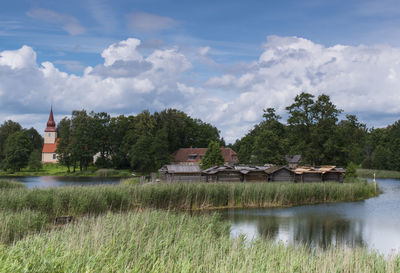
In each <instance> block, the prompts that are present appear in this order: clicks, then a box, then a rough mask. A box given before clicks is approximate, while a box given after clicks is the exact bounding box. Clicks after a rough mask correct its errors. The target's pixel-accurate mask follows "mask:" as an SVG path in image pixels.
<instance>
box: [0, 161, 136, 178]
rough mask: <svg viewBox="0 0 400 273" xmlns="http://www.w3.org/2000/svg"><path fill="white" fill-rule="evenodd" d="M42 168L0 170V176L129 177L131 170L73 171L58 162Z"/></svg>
mask: <svg viewBox="0 0 400 273" xmlns="http://www.w3.org/2000/svg"><path fill="white" fill-rule="evenodd" d="M42 166H43V167H42V169H41V170H38V171H31V170H29V169H28V168H26V169H22V170H21V171H19V172H5V171H0V176H10V177H12V176H46V175H50V176H83V177H90V176H94V177H131V176H132V172H131V171H130V170H115V169H98V168H96V167H94V166H91V167H89V168H88V170H87V171H82V172H81V171H79V168H78V169H77V170H76V171H75V172H72V168H71V172H68V169H67V167H65V166H62V165H59V164H50V163H48V164H43V165H42Z"/></svg>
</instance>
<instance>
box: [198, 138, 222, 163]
mask: <svg viewBox="0 0 400 273" xmlns="http://www.w3.org/2000/svg"><path fill="white" fill-rule="evenodd" d="M224 163H225V160H224V157H223V156H222V153H221V147H220V146H219V143H218V142H216V141H210V143H209V144H208V148H207V151H206V154H205V155H204V157H203V159H202V160H201V163H200V166H201V168H202V169H203V170H204V169H207V168H210V167H212V166H218V165H223V164H224Z"/></svg>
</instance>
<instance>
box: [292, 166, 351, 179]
mask: <svg viewBox="0 0 400 273" xmlns="http://www.w3.org/2000/svg"><path fill="white" fill-rule="evenodd" d="M293 171H294V172H295V174H296V181H297V182H324V181H336V182H343V177H344V174H345V170H344V169H342V168H337V167H336V166H321V167H298V168H296V169H295V170H293Z"/></svg>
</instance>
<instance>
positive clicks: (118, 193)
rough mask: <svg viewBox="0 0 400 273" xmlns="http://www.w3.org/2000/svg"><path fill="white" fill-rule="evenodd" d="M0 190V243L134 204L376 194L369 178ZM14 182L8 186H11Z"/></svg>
mask: <svg viewBox="0 0 400 273" xmlns="http://www.w3.org/2000/svg"><path fill="white" fill-rule="evenodd" d="M1 185H7V186H5V187H4V188H3V189H0V208H1V211H0V212H1V213H0V219H3V218H4V219H8V220H5V221H3V223H0V243H6V244H8V243H10V242H12V241H13V240H15V239H19V238H22V237H23V236H24V235H27V234H30V233H32V232H37V231H39V230H42V229H43V230H46V229H48V228H50V227H51V226H52V223H53V221H54V220H55V219H56V217H58V216H66V215H72V216H74V217H78V218H80V217H82V216H84V215H99V214H103V213H105V212H108V211H111V212H122V211H129V210H137V209H147V208H156V209H166V210H176V211H182V210H202V209H221V208H247V207H254V208H256V207H257V208H263V207H264V208H265V207H278V206H295V205H304V204H315V203H323V202H340V201H357V200H362V199H366V198H369V197H372V196H374V195H375V188H374V187H373V186H372V185H370V184H368V183H350V184H347V183H345V184H339V183H324V184H322V183H312V184H295V183H276V184H275V183H254V184H247V183H246V184H243V183H220V184H205V183H204V184H197V183H192V184H184V183H181V184H153V185H137V184H136V185H129V184H128V185H119V186H92V187H81V186H75V187H61V188H49V189H26V188H24V187H21V186H20V184H18V183H15V182H4V183H1V182H0V186H1ZM10 185H12V187H11V186H10Z"/></svg>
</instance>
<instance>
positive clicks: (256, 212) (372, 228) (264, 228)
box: [222, 179, 400, 254]
mask: <svg viewBox="0 0 400 273" xmlns="http://www.w3.org/2000/svg"><path fill="white" fill-rule="evenodd" d="M378 183H379V187H380V189H381V190H382V191H383V193H382V194H381V195H379V196H378V197H375V198H371V199H368V200H365V201H360V202H352V203H331V204H320V205H307V206H298V207H291V208H270V209H235V210H226V211H224V212H222V215H223V217H224V218H225V219H228V220H230V221H231V223H232V226H231V236H233V237H238V236H239V235H240V234H244V235H245V236H246V237H247V238H249V239H250V238H255V237H260V236H261V237H265V238H272V239H274V240H276V241H282V242H284V243H286V244H300V243H301V244H303V243H305V244H307V245H310V246H319V247H321V248H325V247H327V246H330V245H340V246H345V247H346V246H348V247H354V246H365V247H368V248H370V249H375V250H378V251H379V252H380V253H382V254H390V253H391V252H393V251H394V252H400V180H397V179H379V180H378Z"/></svg>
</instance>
